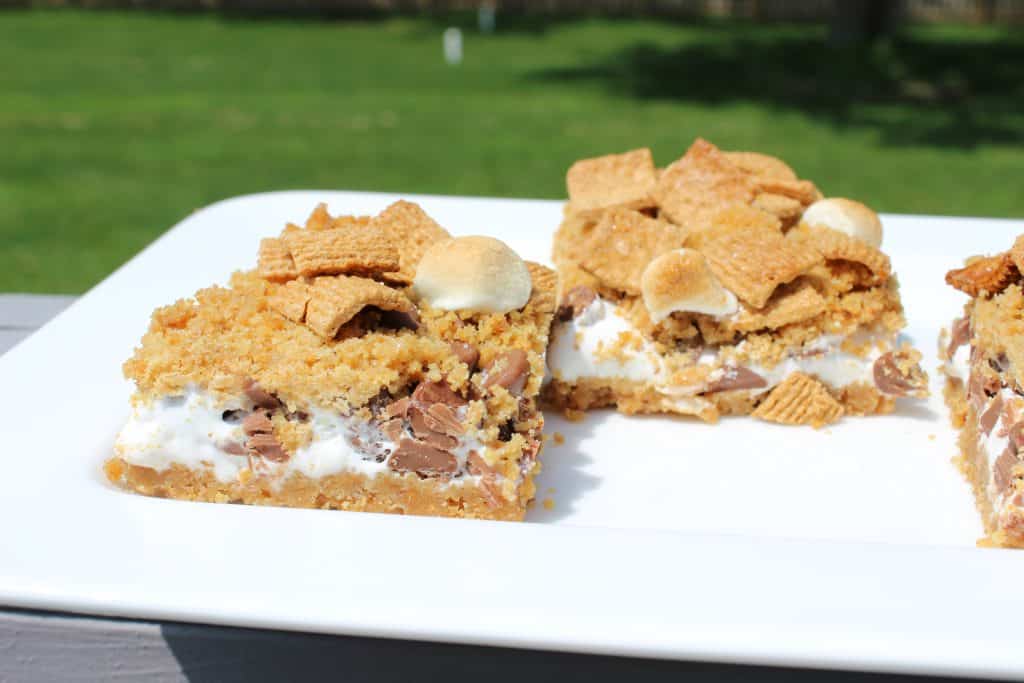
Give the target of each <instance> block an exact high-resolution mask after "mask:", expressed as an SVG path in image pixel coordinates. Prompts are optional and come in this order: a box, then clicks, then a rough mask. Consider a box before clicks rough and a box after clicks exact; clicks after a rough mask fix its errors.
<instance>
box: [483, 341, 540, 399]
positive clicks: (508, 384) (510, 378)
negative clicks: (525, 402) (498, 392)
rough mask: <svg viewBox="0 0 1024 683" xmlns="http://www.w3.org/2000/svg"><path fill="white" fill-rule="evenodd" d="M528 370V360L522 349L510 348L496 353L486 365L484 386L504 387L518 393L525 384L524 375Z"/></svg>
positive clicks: (510, 391) (512, 392)
mask: <svg viewBox="0 0 1024 683" xmlns="http://www.w3.org/2000/svg"><path fill="white" fill-rule="evenodd" d="M529 371H530V361H529V358H527V356H526V352H525V351H523V350H522V349H512V350H510V351H505V352H504V353H501V354H498V355H497V356H495V357H494V360H492V361H491V363H490V365H488V366H487V379H485V380H484V387H485V388H486V387H493V386H499V387H505V388H506V389H508V391H509V393H511V394H514V395H517V396H518V395H519V394H521V393H522V392H523V387H525V386H526V375H527V373H528V372H529Z"/></svg>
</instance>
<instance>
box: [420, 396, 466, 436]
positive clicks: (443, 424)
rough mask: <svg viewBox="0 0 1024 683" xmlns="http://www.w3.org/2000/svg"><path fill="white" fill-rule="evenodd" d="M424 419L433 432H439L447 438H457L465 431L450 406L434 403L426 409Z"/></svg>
mask: <svg viewBox="0 0 1024 683" xmlns="http://www.w3.org/2000/svg"><path fill="white" fill-rule="evenodd" d="M424 419H425V420H426V423H427V426H428V427H430V429H432V430H434V431H435V432H441V433H442V434H448V435H449V436H458V435H459V434H462V433H463V432H464V431H466V430H465V428H464V427H463V426H462V420H460V419H459V416H458V414H456V412H455V411H454V410H453V409H452V407H451V406H447V405H445V404H443V403H435V404H434V405H432V406H430V407H429V408H427V412H426V414H425V415H424Z"/></svg>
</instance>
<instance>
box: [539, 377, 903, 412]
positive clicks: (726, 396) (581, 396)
mask: <svg viewBox="0 0 1024 683" xmlns="http://www.w3.org/2000/svg"><path fill="white" fill-rule="evenodd" d="M828 388H829V393H831V394H832V397H833V398H835V399H836V400H837V401H838V402H839V403H840V405H842V406H843V410H844V413H845V414H846V415H884V414H887V413H891V412H892V411H893V409H894V408H895V405H896V402H895V400H894V399H893V398H892V397H891V396H886V395H884V394H882V393H881V392H879V391H878V390H877V389H875V388H874V387H872V386H870V385H868V384H864V383H856V384H851V385H849V386H847V387H843V388H842V389H838V390H837V389H834V388H831V387H828ZM769 393H770V392H767V391H766V392H763V393H760V394H755V395H752V393H751V392H750V391H723V392H719V393H717V394H711V395H709V396H706V397H693V399H692V400H691V401H685V402H680V401H678V399H675V398H673V397H668V396H665V395H664V394H662V393H661V392H659V391H658V390H657V389H656V388H654V387H653V386H651V385H648V384H645V383H643V382H635V381H631V380H624V379H611V380H609V379H594V378H584V379H580V380H577V381H576V382H575V383H569V382H563V381H561V380H552V381H551V382H550V383H549V384H548V385H547V386H546V387H545V388H544V393H543V395H542V397H543V400H544V401H546V402H547V403H548V404H549V405H551V406H552V407H554V408H556V409H561V410H569V411H577V410H590V409H594V408H609V407H612V408H616V409H617V410H618V411H619V412H620V413H624V414H626V415H635V414H657V413H673V414H677V415H696V416H697V417H699V418H701V419H702V420H704V421H706V422H715V421H716V420H717V419H718V418H719V417H720V416H723V415H750V414H751V413H753V412H754V409H755V408H757V406H758V405H759V404H760V403H761V402H762V401H763V400H764V399H765V398H766V397H767V396H768V394H769Z"/></svg>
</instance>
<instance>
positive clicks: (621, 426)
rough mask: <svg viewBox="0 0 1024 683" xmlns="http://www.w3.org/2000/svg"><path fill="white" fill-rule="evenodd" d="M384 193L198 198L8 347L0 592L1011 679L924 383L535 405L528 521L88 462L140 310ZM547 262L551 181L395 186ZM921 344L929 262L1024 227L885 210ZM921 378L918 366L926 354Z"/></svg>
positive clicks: (931, 284) (154, 612)
mask: <svg viewBox="0 0 1024 683" xmlns="http://www.w3.org/2000/svg"><path fill="white" fill-rule="evenodd" d="M396 198H398V197H397V196H396V195H383V194H371V193H346V192H328V191H323V192H282V193H272V194H261V195H252V196H246V197H239V198H235V199H231V200H227V201H224V202H220V203H218V204H215V205H213V206H210V207H208V208H206V209H203V210H201V211H198V212H196V213H194V214H192V215H191V216H189V217H188V218H187V219H185V220H184V221H182V222H181V223H180V224H178V225H177V226H176V227H175V228H174V229H172V230H171V231H170V232H168V233H167V234H166V235H164V236H163V237H162V238H161V239H159V240H158V241H157V242H155V243H154V244H153V245H152V246H150V247H149V248H147V249H146V250H145V251H143V252H142V253H141V254H139V255H138V256H137V257H136V258H134V259H133V260H131V261H130V262H129V263H127V264H126V265H125V266H123V267H122V268H121V269H120V270H118V271H117V272H116V273H114V274H113V275H112V276H110V277H109V278H108V279H107V280H105V281H104V282H103V283H101V284H100V285H99V286H97V287H96V288H95V289H93V290H92V291H91V292H89V293H88V294H87V295H86V296H84V297H82V298H81V299H80V300H79V301H78V302H77V303H75V304H74V305H73V306H72V307H71V308H70V309H68V310H67V311H65V312H64V313H62V314H61V315H59V316H58V317H57V318H56V319H55V320H54V321H53V322H51V323H50V324H49V325H47V326H46V327H44V328H43V329H41V330H40V331H39V332H38V333H36V334H35V335H33V336H32V337H31V338H29V339H28V340H27V341H25V342H24V343H22V344H21V345H19V346H17V347H15V348H14V349H13V350H11V351H10V352H9V353H7V354H6V355H4V356H2V357H0V413H2V414H3V415H4V418H5V419H4V425H5V427H4V446H5V447H4V449H3V453H4V456H3V457H4V459H5V461H6V462H5V467H4V471H3V494H2V496H0V604H4V605H8V606H13V607H25V608H39V609H59V610H70V611H77V612H87V613H95V614H104V615H117V616H128V617H140V618H159V619H171V620H184V621H195V622H204V623H213V624H228V625H238V626H253V627H271V628H282V629H291V630H297V631H315V632H324V633H339V634H355V635H368V636H382V637H401V638H411V639H423V640H439V641H453V642H465V643H480V644H492V645H506V646H522V647H532V648H541V649H553V650H567V651H577V652H590V653H606V654H621V655H636V656H652V657H666V658H680V659H700V660H712V661H725V662H743V663H761V664H780V665H799V666H816V667H830V668H841V669H862V670H879V671H891V672H916V673H936V674H938V673H947V674H964V675H979V676H992V677H1002V676H1006V677H1014V676H1024V655H1022V654H1021V649H1020V644H1019V635H1018V634H1019V622H1020V616H1019V615H1020V614H1022V613H1024V593H1022V592H1021V591H1020V590H1019V582H1020V577H1021V576H1022V574H1024V553H1018V552H1013V551H998V550H980V549H977V548H975V547H974V540H975V539H976V538H977V536H978V535H979V533H980V525H979V522H978V519H977V517H976V513H975V511H974V507H973V503H972V501H971V498H970V495H969V493H968V489H967V486H966V485H965V484H964V483H963V482H962V481H960V479H959V476H958V474H957V472H956V471H955V469H954V468H953V466H952V465H951V464H950V462H949V460H950V457H951V456H952V455H953V453H954V451H955V448H954V434H953V431H952V430H951V428H950V427H949V426H948V422H947V419H946V412H945V409H944V407H943V406H942V403H941V400H940V399H939V398H938V395H939V393H940V392H939V389H940V386H939V383H938V381H937V380H935V381H933V386H932V389H933V392H934V393H935V395H936V397H935V398H933V399H932V400H931V401H930V402H929V403H928V404H927V405H926V406H921V407H917V408H913V409H906V410H903V411H902V412H900V413H898V414H896V415H893V416H887V417H882V418H874V419H847V420H844V421H843V422H842V423H841V424H839V425H837V426H834V427H832V428H830V429H827V430H823V431H820V432H815V431H812V430H808V429H792V428H784V427H776V426H772V425H766V424H762V423H758V422H755V421H752V420H745V419H727V420H724V421H723V422H722V423H720V424H719V425H717V426H708V425H704V424H701V423H699V422H697V421H694V420H680V419H664V418H624V417H622V416H618V415H615V414H610V413H596V414H592V415H591V416H589V417H588V418H587V419H586V420H585V421H583V422H582V423H580V424H569V423H566V422H564V421H563V420H561V419H560V418H559V417H557V416H550V417H549V421H548V424H549V433H553V432H555V431H559V432H562V433H563V434H564V435H565V436H566V443H565V444H564V445H561V446H555V445H553V444H550V443H549V445H548V446H547V447H546V448H545V452H544V454H543V460H544V463H545V470H544V473H543V474H542V475H541V477H540V479H539V482H538V487H539V488H538V491H539V498H540V499H544V498H551V499H552V500H553V501H554V507H553V509H551V510H548V509H546V508H545V507H544V506H543V505H537V506H536V507H535V508H534V510H533V511H532V512H531V513H530V515H529V518H528V520H529V522H530V523H526V524H510V523H493V522H474V521H462V520H441V519H426V518H400V517H388V516H384V515H371V514H358V513H341V512H323V511H307V510H287V509H271V508H253V507H242V506H227V505H206V504H194V503H181V502H175V501H169V500H157V499H149V498H144V497H139V496H135V495H131V494H127V493H124V492H121V491H118V490H116V489H114V488H112V487H111V486H109V485H108V484H106V482H105V481H104V479H103V478H102V476H101V473H100V469H99V468H100V465H101V462H102V461H103V459H104V458H105V457H106V456H107V454H108V452H109V450H110V448H111V444H112V442H113V439H114V435H115V433H116V431H117V429H118V427H119V425H120V423H121V422H122V421H123V419H124V418H125V417H126V415H127V400H128V396H129V393H130V386H129V385H128V383H127V382H125V381H124V380H123V379H122V378H121V373H120V364H121V362H122V361H123V360H124V359H125V358H127V357H128V356H129V355H130V353H131V350H132V348H133V346H134V345H135V344H136V343H137V340H138V338H139V337H140V335H141V333H142V332H143V331H144V329H145V328H146V325H147V321H148V317H149V314H150V312H151V310H152V309H153V308H154V307H155V306H157V305H161V304H165V303H168V302H171V301H173V300H175V299H177V298H180V297H183V296H188V295H190V294H191V293H192V292H193V291H194V290H196V289H198V288H200V287H203V286H206V285H207V284H209V283H210V282H214V281H217V282H224V281H225V280H226V278H227V276H228V274H229V273H230V272H231V270H233V269H236V268H245V267H251V265H252V264H253V263H254V260H255V253H256V246H257V242H258V238H259V237H262V236H267V235H273V234H276V233H277V232H278V231H279V230H280V228H281V226H282V225H283V224H284V222H285V221H287V220H292V221H296V220H300V219H302V218H304V217H305V216H306V215H307V213H308V212H309V210H310V209H311V208H312V206H313V205H314V204H315V203H316V202H318V201H327V202H328V204H329V205H330V208H331V210H332V211H333V212H344V213H375V212H377V211H379V210H380V209H382V208H383V207H384V206H386V205H387V204H388V203H390V202H391V201H393V200H394V199H396ZM410 198H411V199H414V200H416V201H419V202H421V203H422V204H423V206H424V207H425V209H426V210H427V211H428V212H429V213H430V214H432V215H433V216H434V217H435V218H436V219H437V220H438V221H439V222H440V223H441V224H442V225H444V226H446V227H447V228H449V229H450V230H451V231H452V232H453V233H455V234H473V233H488V234H492V235H495V236H498V237H500V238H502V239H504V240H505V241H507V242H508V243H510V244H511V245H512V246H513V247H514V248H516V249H517V250H518V251H519V252H520V253H521V254H523V255H524V256H525V257H528V258H531V259H536V260H541V261H545V260H547V258H546V257H547V254H548V251H549V243H550V236H551V233H552V230H553V229H554V228H555V226H556V225H557V223H558V221H559V217H560V212H561V205H560V203H558V202H548V201H522V200H496V199H471V198H455V197H427V196H424V197H410ZM883 218H884V223H885V229H886V243H885V244H886V248H887V250H888V251H889V253H890V254H891V256H892V259H893V262H894V266H895V268H896V270H897V272H898V273H899V276H900V281H901V283H902V288H903V289H902V291H903V296H904V304H905V306H906V308H907V311H908V318H909V322H910V326H909V330H908V333H909V335H910V336H911V337H912V338H913V339H914V341H915V342H916V343H917V344H918V346H919V347H920V348H921V349H922V350H923V351H924V352H925V353H926V358H928V362H927V363H926V364H927V366H928V369H929V370H933V369H934V367H935V366H936V365H937V360H935V358H934V352H933V350H934V348H935V346H936V335H937V333H938V329H939V327H940V326H941V325H943V324H945V323H946V322H948V321H949V320H950V319H951V318H952V317H954V316H955V315H956V314H957V312H958V311H959V309H960V306H961V304H962V300H961V298H960V297H959V296H958V295H957V294H956V292H953V291H952V290H951V289H950V288H948V287H946V286H945V285H944V284H943V274H944V273H945V271H946V270H947V269H948V268H950V267H952V266H954V265H955V264H957V263H959V261H960V260H961V259H962V258H963V257H964V256H965V255H968V254H971V253H979V252H985V251H992V250H996V249H1003V248H1005V247H1007V246H1008V245H1009V244H1010V243H1011V242H1012V238H1013V236H1014V235H1015V234H1017V233H1018V232H1021V231H1022V228H1024V226H1022V225H1021V224H1020V223H1015V222H1011V221H996V220H982V219H966V218H956V219H954V218H929V217H920V216H917V217H915V216H884V217H883ZM933 374H934V373H933Z"/></svg>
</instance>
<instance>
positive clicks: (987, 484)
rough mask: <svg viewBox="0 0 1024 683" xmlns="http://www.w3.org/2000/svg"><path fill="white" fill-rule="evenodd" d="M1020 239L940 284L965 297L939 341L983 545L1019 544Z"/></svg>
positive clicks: (1023, 320) (1022, 520)
mask: <svg viewBox="0 0 1024 683" xmlns="http://www.w3.org/2000/svg"><path fill="white" fill-rule="evenodd" d="M1022 271H1024V236H1022V237H1019V238H1018V239H1017V241H1016V242H1015V243H1014V245H1013V247H1012V248H1011V249H1009V250H1008V251H1005V252H1002V253H999V254H995V255H994V256H985V257H974V258H971V259H968V261H967V264H966V265H965V266H964V267H963V268H958V269H956V270H951V271H949V273H947V275H946V282H947V283H949V284H950V285H952V286H953V287H955V288H956V289H958V290H960V291H961V292H963V293H964V294H967V296H968V297H970V298H969V299H968V301H967V303H966V304H965V305H964V311H963V315H962V316H961V317H959V318H957V319H955V320H954V321H953V323H952V324H951V325H950V326H949V328H948V329H945V330H943V331H942V334H941V336H940V338H939V354H940V356H941V358H942V360H943V365H942V369H943V372H944V374H945V375H946V382H945V388H944V394H945V398H946V403H947V405H948V406H949V409H950V414H951V418H952V420H953V425H954V426H955V427H957V428H959V430H960V437H959V446H960V453H959V455H958V456H957V457H956V460H955V462H956V463H957V465H958V466H959V468H960V470H961V471H962V472H963V474H964V476H965V477H966V479H967V481H968V482H969V483H970V485H971V488H972V489H973V491H974V497H975V501H976V503H977V507H978V511H979V512H980V513H981V517H982V521H983V523H984V525H985V533H986V537H985V538H984V539H983V541H982V542H983V543H985V544H989V545H996V546H1009V547H1024V462H1022V461H1021V456H1022V455H1024V452H1022V447H1024V295H1022V290H1021V287H1022V278H1021V272H1022Z"/></svg>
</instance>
